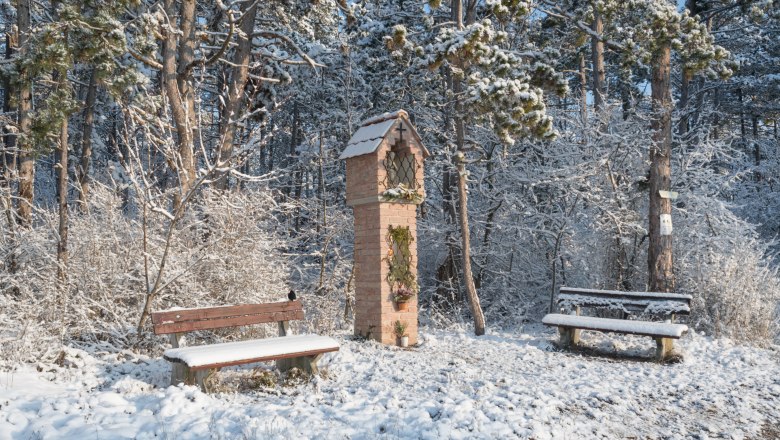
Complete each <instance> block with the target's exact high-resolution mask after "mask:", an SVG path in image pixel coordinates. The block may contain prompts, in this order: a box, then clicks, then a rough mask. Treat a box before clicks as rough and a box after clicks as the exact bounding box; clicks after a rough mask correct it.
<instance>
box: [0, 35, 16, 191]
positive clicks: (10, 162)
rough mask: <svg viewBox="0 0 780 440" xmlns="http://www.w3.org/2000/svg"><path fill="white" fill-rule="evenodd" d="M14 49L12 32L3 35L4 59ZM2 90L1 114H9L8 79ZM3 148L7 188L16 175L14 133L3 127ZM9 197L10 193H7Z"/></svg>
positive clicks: (10, 87) (14, 39) (12, 90)
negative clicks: (3, 91)
mask: <svg viewBox="0 0 780 440" xmlns="http://www.w3.org/2000/svg"><path fill="white" fill-rule="evenodd" d="M15 47H16V36H15V35H14V34H13V32H8V33H6V34H5V59H6V60H10V59H11V58H12V57H13V53H14V48H15ZM3 89H4V90H5V93H4V99H3V113H5V114H10V113H11V96H13V95H14V94H15V93H16V90H15V89H14V87H13V85H12V83H11V80H10V78H8V77H6V78H5V79H4V81H3ZM3 135H4V136H3V144H4V145H3V146H4V148H5V151H4V153H3V156H2V160H3V172H2V175H1V176H0V179H1V180H2V182H1V183H0V184H2V186H3V187H5V188H9V187H10V185H11V180H12V179H13V177H14V174H15V173H16V133H13V130H9V129H8V127H7V126H5V127H3ZM9 195H10V193H9Z"/></svg>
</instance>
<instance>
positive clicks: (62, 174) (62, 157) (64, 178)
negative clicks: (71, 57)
mask: <svg viewBox="0 0 780 440" xmlns="http://www.w3.org/2000/svg"><path fill="white" fill-rule="evenodd" d="M61 75H62V76H63V78H64V81H67V78H65V77H66V73H65V72H62V73H61ZM57 151H58V153H59V164H58V165H57V166H58V167H59V173H58V179H57V180H58V181H57V188H58V192H59V198H58V199H59V200H58V201H59V211H60V225H59V228H58V230H57V232H58V233H59V236H60V237H59V241H58V242H57V263H58V266H57V278H58V279H59V280H60V282H64V281H65V279H66V277H67V273H68V272H67V267H68V118H67V116H66V117H64V118H63V120H62V125H61V127H60V142H59V146H58V148H57Z"/></svg>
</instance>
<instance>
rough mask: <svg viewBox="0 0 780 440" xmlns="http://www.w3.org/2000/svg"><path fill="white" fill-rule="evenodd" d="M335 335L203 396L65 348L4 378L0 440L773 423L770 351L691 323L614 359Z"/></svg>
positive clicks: (774, 370)
mask: <svg viewBox="0 0 780 440" xmlns="http://www.w3.org/2000/svg"><path fill="white" fill-rule="evenodd" d="M339 339H340V342H341V350H340V351H339V352H337V353H333V354H332V355H329V356H326V357H325V359H323V362H321V364H320V365H321V367H322V369H323V371H324V372H325V374H324V375H323V377H321V378H317V379H315V380H313V381H312V382H309V383H307V384H303V385H297V386H276V387H273V388H262V387H261V388H253V389H244V390H242V391H241V392H221V393H216V394H211V395H206V394H203V393H202V392H200V391H199V390H198V389H197V388H195V387H190V386H176V387H168V386H167V383H168V380H169V375H170V364H169V363H168V362H166V361H165V360H163V359H162V358H160V357H147V356H144V355H139V354H137V353H134V352H132V351H129V350H120V351H118V350H115V349H112V348H110V347H107V346H102V347H86V348H83V349H76V348H66V356H65V359H64V362H63V365H64V366H57V365H52V364H38V365H19V366H18V368H17V369H16V370H15V371H13V372H4V373H0V440H6V439H29V438H43V439H49V438H52V439H55V438H56V439H94V438H100V439H132V438H137V439H151V438H176V439H208V438H220V439H226V440H227V439H283V438H311V439H329V438H342V439H374V438H377V439H379V438H387V439H405V438H414V439H495V438H535V439H573V438H576V439H616V438H642V439H645V438H646V439H661V438H664V439H687V438H702V439H704V438H730V439H758V438H763V437H764V436H763V435H762V429H764V430H767V431H768V430H769V429H771V428H772V427H776V426H778V423H780V366H779V365H778V363H779V362H780V360H779V359H778V358H779V357H780V352H778V349H777V348H776V347H775V348H773V349H760V348H754V347H748V346H740V345H735V344H734V343H732V342H731V341H729V340H726V339H712V338H709V337H703V336H701V335H699V334H696V333H693V332H692V333H691V334H689V335H686V336H685V337H684V338H683V339H681V340H680V341H679V343H678V344H676V345H677V346H678V347H679V348H680V349H681V350H682V351H683V352H684V354H685V356H684V359H685V360H684V362H683V363H681V364H675V365H660V364H657V363H655V362H642V361H635V360H628V359H622V358H616V357H615V356H612V354H613V352H629V353H633V354H634V355H641V356H652V354H653V353H654V350H655V344H654V343H652V342H649V341H648V340H647V338H644V337H633V336H621V337H620V338H617V339H619V341H620V342H612V341H611V340H610V339H609V338H607V337H606V336H605V335H602V334H596V335H594V338H588V341H593V340H596V341H597V342H596V345H595V348H596V349H598V350H600V351H602V352H604V353H606V354H608V355H611V356H599V357H594V356H588V355H583V354H577V353H569V352H557V351H556V350H555V348H554V347H553V345H552V343H551V342H552V341H553V340H555V339H556V335H555V334H554V332H553V331H552V329H543V328H542V327H541V326H537V327H530V328H526V329H525V332H523V333H491V332H489V333H488V335H486V336H482V337H475V336H473V335H471V334H469V333H465V332H461V331H436V332H430V331H423V334H422V335H421V340H422V343H421V345H420V346H419V347H415V348H411V349H408V350H402V349H398V348H394V347H385V346H381V345H379V344H376V343H373V342H359V341H354V340H350V339H347V337H346V336H343V337H342V338H339ZM618 344H620V346H618ZM36 367H37V368H36ZM38 370H40V371H38ZM251 374H253V372H252V370H250V369H243V370H241V369H229V370H223V372H221V373H220V375H219V376H220V379H224V380H226V381H227V380H229V379H233V378H242V377H247V376H250V375H251ZM627 421H630V423H627Z"/></svg>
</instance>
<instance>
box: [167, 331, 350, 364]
mask: <svg viewBox="0 0 780 440" xmlns="http://www.w3.org/2000/svg"><path fill="white" fill-rule="evenodd" d="M338 349H339V344H338V342H336V340H335V339H333V338H329V337H327V336H319V335H294V336H284V337H279V338H270V339H253V340H249V341H238V342H226V343H222V344H213V345H199V346H193V347H182V348H169V349H168V350H165V354H164V357H165V359H166V360H168V361H170V362H181V363H184V364H187V366H189V367H190V368H192V369H194V370H199V369H205V368H218V367H221V366H228V365H237V364H246V363H251V362H263V361H268V360H274V359H287V358H294V357H301V356H313V355H316V354H320V353H328V352H331V351H338Z"/></svg>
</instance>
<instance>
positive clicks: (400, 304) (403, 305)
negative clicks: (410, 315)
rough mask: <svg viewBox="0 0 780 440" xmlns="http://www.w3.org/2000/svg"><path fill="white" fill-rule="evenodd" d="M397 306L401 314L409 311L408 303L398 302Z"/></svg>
mask: <svg viewBox="0 0 780 440" xmlns="http://www.w3.org/2000/svg"><path fill="white" fill-rule="evenodd" d="M396 304H398V311H399V312H405V311H407V310H409V303H408V302H406V301H403V302H397V303H396Z"/></svg>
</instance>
